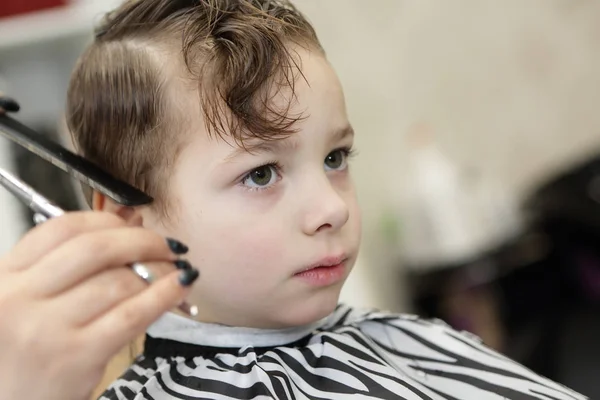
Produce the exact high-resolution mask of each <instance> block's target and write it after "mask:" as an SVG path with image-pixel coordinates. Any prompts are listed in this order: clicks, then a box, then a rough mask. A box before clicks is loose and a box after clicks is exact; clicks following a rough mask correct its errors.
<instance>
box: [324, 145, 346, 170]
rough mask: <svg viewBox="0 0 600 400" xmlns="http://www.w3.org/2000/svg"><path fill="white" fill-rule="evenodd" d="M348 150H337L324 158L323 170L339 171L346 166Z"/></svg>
mask: <svg viewBox="0 0 600 400" xmlns="http://www.w3.org/2000/svg"><path fill="white" fill-rule="evenodd" d="M350 153H351V150H350V149H337V150H334V151H332V152H331V153H329V154H328V155H327V157H325V169H326V170H328V171H341V170H344V169H346V167H347V166H348V157H349V156H350Z"/></svg>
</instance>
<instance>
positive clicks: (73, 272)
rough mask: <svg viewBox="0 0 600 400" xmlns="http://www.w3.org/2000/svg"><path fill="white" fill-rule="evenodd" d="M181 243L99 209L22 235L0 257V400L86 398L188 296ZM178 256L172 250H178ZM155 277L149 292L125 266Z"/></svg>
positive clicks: (191, 273) (189, 276)
mask: <svg viewBox="0 0 600 400" xmlns="http://www.w3.org/2000/svg"><path fill="white" fill-rule="evenodd" d="M185 251H187V250H186V248H185V246H184V245H182V244H180V243H178V242H176V241H173V240H166V239H165V238H163V237H161V236H160V235H158V234H156V233H154V232H152V231H150V230H147V229H144V228H141V227H128V226H127V225H126V223H125V221H123V220H122V219H120V218H118V217H116V216H114V215H112V214H108V213H103V212H94V211H88V212H76V213H67V214H65V215H64V216H61V217H58V218H54V219H51V220H49V221H48V222H45V223H44V224H42V225H40V226H37V227H35V228H33V229H32V230H31V231H29V232H28V233H27V234H26V235H25V236H24V237H23V239H21V241H20V242H18V243H17V245H16V246H15V247H14V248H13V249H12V250H11V251H10V252H9V253H8V254H5V255H4V256H3V257H2V258H0V400H15V399H36V400H84V399H85V400H87V399H89V397H90V395H91V393H92V391H93V390H94V388H95V387H96V386H97V385H98V383H99V382H100V380H101V379H102V377H103V373H104V370H105V367H106V365H107V364H108V362H109V361H110V359H111V358H112V357H113V356H114V355H115V354H116V353H118V352H119V350H121V349H122V348H123V347H125V346H126V345H127V344H128V343H130V342H131V341H133V340H134V339H135V338H136V337H138V336H139V335H141V334H143V333H144V332H145V330H146V329H147V327H148V326H149V325H150V324H152V323H153V322H154V321H155V320H157V319H158V318H159V317H160V316H161V315H162V314H163V313H165V312H167V311H169V310H170V309H172V308H174V307H176V306H177V305H178V304H180V303H181V302H182V301H183V300H184V299H185V297H186V295H187V293H188V291H189V286H190V285H191V284H192V283H193V281H195V279H196V278H197V277H198V272H197V271H196V270H194V269H191V268H190V267H189V264H188V265H185V263H181V262H179V263H178V265H179V268H180V270H177V268H176V266H175V264H174V262H175V261H177V260H179V258H178V257H179V256H178V254H181V253H183V252H185ZM176 253H177V254H176ZM134 262H142V263H144V265H147V266H149V267H150V268H151V269H152V271H153V272H154V273H155V274H156V275H157V276H158V277H159V279H157V280H156V282H155V283H153V284H152V285H150V286H148V285H147V284H146V283H145V282H143V281H142V280H141V279H140V278H139V277H138V276H137V275H135V274H134V273H133V271H132V270H131V268H129V267H127V265H128V264H132V263H134Z"/></svg>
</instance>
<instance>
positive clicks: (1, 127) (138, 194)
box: [0, 115, 153, 207]
mask: <svg viewBox="0 0 600 400" xmlns="http://www.w3.org/2000/svg"><path fill="white" fill-rule="evenodd" d="M0 134H2V135H3V136H5V137H7V138H8V139H10V140H12V141H13V142H15V143H17V144H18V145H20V146H22V147H23V148H25V149H27V150H28V151H30V152H32V153H34V154H36V155H37V156H39V157H41V158H42V159H44V160H46V161H48V162H50V163H51V164H52V165H55V166H56V167H58V168H60V169H61V170H63V171H65V172H66V173H68V174H69V175H71V176H72V177H74V178H75V179H77V180H78V181H80V182H82V183H84V184H86V185H88V186H90V187H91V188H93V189H95V190H97V191H98V192H100V193H102V194H104V195H105V196H107V197H109V198H111V199H112V200H113V201H115V202H117V203H119V204H122V205H124V206H128V207H135V206H141V205H145V204H149V203H151V202H152V201H153V199H152V197H150V196H148V195H147V194H146V193H144V192H142V191H141V190H139V189H137V188H135V187H133V186H131V185H129V184H128V183H126V182H123V181H121V180H119V179H117V178H115V177H113V176H112V175H110V174H109V173H108V172H106V171H105V170H103V169H102V168H100V167H99V166H98V165H96V164H94V163H92V162H91V161H89V160H87V159H85V158H83V157H81V156H79V155H77V154H75V153H73V152H72V151H70V150H68V149H66V148H65V147H63V146H61V145H59V144H58V143H55V142H54V141H52V140H50V139H48V138H47V137H45V136H43V135H40V134H39V133H37V132H35V131H34V130H32V129H30V128H28V127H27V126H25V125H23V124H22V123H20V122H19V121H17V120H15V119H13V118H11V117H9V116H7V115H0Z"/></svg>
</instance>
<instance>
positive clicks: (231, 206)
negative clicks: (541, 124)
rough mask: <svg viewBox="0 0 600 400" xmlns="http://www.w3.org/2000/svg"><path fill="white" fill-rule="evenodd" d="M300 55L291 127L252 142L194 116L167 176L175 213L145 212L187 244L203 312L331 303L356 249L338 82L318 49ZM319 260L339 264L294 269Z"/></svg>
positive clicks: (267, 321) (307, 310)
mask: <svg viewBox="0 0 600 400" xmlns="http://www.w3.org/2000/svg"><path fill="white" fill-rule="evenodd" d="M299 55H300V56H301V58H302V64H301V65H302V72H303V74H304V76H305V77H306V80H307V81H308V84H307V83H306V82H305V81H304V80H303V79H302V78H300V79H298V81H297V84H296V87H295V90H296V95H297V101H296V102H294V104H293V107H292V109H291V115H298V114H300V113H302V115H304V116H306V118H305V119H303V120H301V121H298V123H297V126H296V127H297V128H298V132H297V133H295V134H293V135H292V136H291V137H290V138H288V139H285V140H283V141H278V142H268V143H263V144H264V146H263V147H259V148H257V149H256V150H254V151H253V153H252V154H249V153H248V152H245V151H243V150H241V149H239V148H237V147H234V146H231V145H229V144H227V143H225V142H224V141H223V140H220V139H214V138H213V139H211V138H209V136H208V134H207V133H206V130H205V128H204V122H203V120H202V117H201V115H197V116H192V119H193V128H194V130H195V132H197V134H194V135H192V137H191V138H190V140H189V144H188V145H187V146H186V147H185V148H184V150H183V152H182V153H181V155H180V157H179V159H178V162H177V165H176V167H175V171H174V173H173V177H172V181H171V184H170V187H171V192H170V193H169V196H170V200H171V202H172V203H171V204H174V205H175V207H177V212H176V214H177V218H176V220H175V221H173V223H172V224H170V225H169V226H168V227H165V226H162V225H161V224H160V223H158V222H156V221H157V220H156V219H155V218H154V216H153V215H150V214H148V211H145V212H144V213H145V215H144V225H146V226H147V227H149V228H152V229H155V230H157V231H159V232H161V233H163V234H165V235H169V236H172V237H175V238H178V239H180V240H181V241H183V242H184V243H186V244H188V245H189V246H190V253H189V257H188V259H189V260H190V262H191V263H192V264H193V265H194V266H195V267H197V268H198V269H199V270H200V279H199V280H198V281H197V283H196V284H195V287H194V291H193V293H192V295H191V297H190V301H192V302H194V303H195V304H197V305H198V307H199V310H200V313H199V318H200V319H201V320H204V321H207V322H217V323H222V324H228V325H236V326H252V327H263V328H277V327H286V326H293V325H299V324H306V323H310V322H313V321H315V320H317V319H320V318H322V317H325V316H326V315H328V314H329V313H330V312H331V311H332V310H333V308H334V307H335V306H336V304H337V301H338V297H339V293H340V290H341V288H342V284H343V283H344V281H345V279H346V277H347V276H348V274H349V273H350V270H351V269H352V267H353V265H354V263H355V261H356V257H357V252H358V248H359V242H360V229H361V228H360V224H361V223H360V215H359V208H358V205H357V199H356V195H355V189H354V185H353V182H352V179H351V177H350V173H349V170H348V167H347V161H348V160H347V157H346V150H347V149H350V148H351V147H352V145H353V133H352V129H351V127H350V124H349V121H348V117H347V115H346V107H345V101H344V96H343V93H342V88H341V85H340V83H339V81H338V79H337V77H336V75H335V73H334V71H333V70H332V68H331V67H330V65H329V64H328V62H327V61H326V60H325V59H324V58H323V57H322V56H321V55H320V54H318V53H314V52H311V53H309V52H307V51H301V50H300V51H299ZM282 95H283V96H286V95H289V93H286V92H285V90H284V91H283V93H282ZM190 96H192V97H191V98H192V100H190V101H193V95H191V94H190ZM256 143H258V142H252V143H251V144H256ZM320 264H341V265H338V266H333V267H328V268H316V269H312V270H310V271H307V272H304V273H302V274H299V273H300V272H302V271H304V270H306V269H309V268H312V267H314V266H318V265H320Z"/></svg>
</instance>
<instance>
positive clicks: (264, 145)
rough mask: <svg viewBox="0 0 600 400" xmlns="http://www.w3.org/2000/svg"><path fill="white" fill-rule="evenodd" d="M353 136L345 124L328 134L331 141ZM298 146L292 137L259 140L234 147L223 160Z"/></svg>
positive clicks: (281, 150)
mask: <svg viewBox="0 0 600 400" xmlns="http://www.w3.org/2000/svg"><path fill="white" fill-rule="evenodd" d="M353 136H354V129H353V128H352V126H351V125H346V126H344V127H343V128H338V129H335V130H334V131H333V133H332V134H330V140H331V141H332V142H339V141H341V140H343V139H346V138H347V137H353ZM296 148H298V141H297V140H294V139H292V138H286V139H281V140H271V141H268V140H261V141H259V142H256V143H254V144H249V145H248V146H246V147H245V148H238V149H235V150H234V151H233V152H231V154H229V155H228V156H227V157H226V158H225V160H224V162H225V163H227V162H231V161H232V160H233V159H235V158H236V157H239V156H240V155H243V154H248V153H251V154H264V153H285V152H290V151H293V150H295V149H296Z"/></svg>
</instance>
